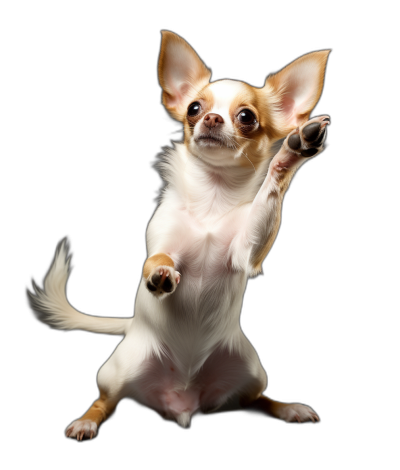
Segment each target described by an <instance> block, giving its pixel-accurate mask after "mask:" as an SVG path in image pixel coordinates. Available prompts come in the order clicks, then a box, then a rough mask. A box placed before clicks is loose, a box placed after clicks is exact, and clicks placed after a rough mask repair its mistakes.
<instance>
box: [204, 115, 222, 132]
mask: <svg viewBox="0 0 400 470" xmlns="http://www.w3.org/2000/svg"><path fill="white" fill-rule="evenodd" d="M223 123H224V120H223V119H222V116H220V115H219V114H215V113H209V114H207V115H206V116H204V125H205V126H206V127H208V128H210V129H211V128H212V127H216V126H218V124H223Z"/></svg>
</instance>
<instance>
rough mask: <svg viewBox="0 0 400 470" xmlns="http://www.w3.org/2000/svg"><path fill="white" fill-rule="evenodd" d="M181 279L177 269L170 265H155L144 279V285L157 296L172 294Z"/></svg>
mask: <svg viewBox="0 0 400 470" xmlns="http://www.w3.org/2000/svg"><path fill="white" fill-rule="evenodd" d="M180 280H181V275H180V273H179V272H178V271H175V270H174V268H171V267H170V266H157V268H155V269H154V270H153V271H152V272H151V273H150V275H149V277H148V278H147V280H146V287H147V289H149V291H150V292H151V293H152V294H154V295H155V296H157V297H160V296H165V295H167V294H172V293H173V292H174V291H175V289H176V288H177V286H178V284H179V282H180Z"/></svg>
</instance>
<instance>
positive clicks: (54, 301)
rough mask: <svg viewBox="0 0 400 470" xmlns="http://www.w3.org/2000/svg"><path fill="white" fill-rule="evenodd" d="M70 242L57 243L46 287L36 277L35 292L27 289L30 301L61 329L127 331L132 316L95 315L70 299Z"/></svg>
mask: <svg viewBox="0 0 400 470" xmlns="http://www.w3.org/2000/svg"><path fill="white" fill-rule="evenodd" d="M68 252H69V246H68V241H67V239H66V238H64V239H63V240H61V242H60V243H59V244H58V245H57V249H56V253H55V255H54V260H53V262H52V264H51V266H50V269H49V272H48V273H47V274H46V277H45V279H44V282H43V289H41V288H39V287H38V286H37V285H36V284H35V282H34V281H32V285H33V289H34V291H35V293H32V292H30V291H29V290H28V291H27V293H28V297H29V302H30V305H31V307H32V309H33V311H34V312H35V313H36V316H37V317H38V319H39V320H40V321H42V322H43V323H47V324H48V325H50V326H51V327H52V328H57V329H59V330H87V331H92V332H94V333H106V334H110V335H123V334H125V333H126V330H127V328H128V326H129V324H130V322H131V320H132V318H109V317H95V316H92V315H86V314H84V313H81V312H78V310H76V309H74V307H72V305H71V304H70V303H69V302H68V299H67V295H66V285H67V281H68V277H69V274H70V261H71V255H69V253H68Z"/></svg>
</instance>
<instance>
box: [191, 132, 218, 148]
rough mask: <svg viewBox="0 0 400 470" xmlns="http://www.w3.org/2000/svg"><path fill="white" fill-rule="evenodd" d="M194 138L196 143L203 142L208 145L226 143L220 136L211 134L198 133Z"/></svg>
mask: <svg viewBox="0 0 400 470" xmlns="http://www.w3.org/2000/svg"><path fill="white" fill-rule="evenodd" d="M194 140H195V142H196V143H198V144H205V145H210V146H214V145H215V146H218V147H221V146H224V145H226V144H225V140H224V139H223V138H222V137H220V136H216V135H213V134H200V135H199V136H197V137H196V138H195V139H194Z"/></svg>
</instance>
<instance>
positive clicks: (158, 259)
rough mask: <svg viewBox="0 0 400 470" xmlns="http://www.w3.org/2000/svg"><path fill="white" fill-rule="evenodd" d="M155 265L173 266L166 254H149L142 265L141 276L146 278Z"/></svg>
mask: <svg viewBox="0 0 400 470" xmlns="http://www.w3.org/2000/svg"><path fill="white" fill-rule="evenodd" d="M157 266H169V267H171V268H173V267H174V266H175V265H174V262H173V261H172V259H171V258H170V257H169V256H168V255H166V254H164V253H158V254H156V255H153V256H151V257H150V258H147V260H146V262H145V263H144V266H143V277H144V278H145V279H148V278H149V276H150V274H151V273H152V272H153V271H154V269H155V268H157Z"/></svg>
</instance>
